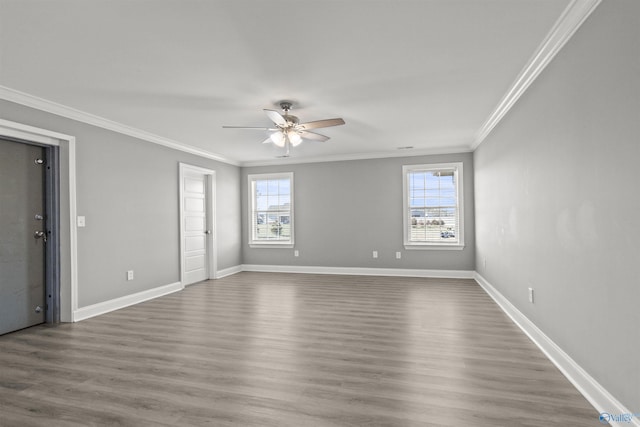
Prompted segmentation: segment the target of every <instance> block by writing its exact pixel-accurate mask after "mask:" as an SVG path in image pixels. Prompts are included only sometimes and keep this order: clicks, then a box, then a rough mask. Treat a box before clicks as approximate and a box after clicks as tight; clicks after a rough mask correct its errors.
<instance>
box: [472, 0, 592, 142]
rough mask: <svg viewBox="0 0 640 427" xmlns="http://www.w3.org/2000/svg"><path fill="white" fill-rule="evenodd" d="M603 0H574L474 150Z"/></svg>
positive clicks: (493, 115) (479, 136)
mask: <svg viewBox="0 0 640 427" xmlns="http://www.w3.org/2000/svg"><path fill="white" fill-rule="evenodd" d="M601 1H602V0H572V1H571V3H569V5H568V6H567V7H566V9H565V10H564V12H562V15H560V18H558V20H557V21H556V23H555V24H554V26H553V27H552V28H551V31H550V32H549V33H548V34H547V36H546V37H545V38H544V40H543V41H542V43H541V44H540V46H538V49H537V50H536V51H535V53H534V54H533V56H532V57H531V58H530V59H529V62H527V65H525V67H524V68H523V70H522V71H521V72H520V74H519V75H518V77H517V79H516V81H515V82H514V83H513V84H512V85H511V88H510V89H509V91H508V92H507V93H506V95H505V96H504V97H503V98H502V100H501V101H500V103H499V104H498V106H497V107H496V109H495V110H494V111H493V113H491V115H490V116H489V118H488V119H487V121H486V122H485V123H484V124H483V125H482V127H481V128H480V129H479V130H478V132H477V133H476V136H475V138H474V141H473V144H472V145H471V150H475V149H476V148H478V146H479V145H480V144H482V142H483V141H484V140H485V138H486V137H487V136H488V135H489V134H490V133H491V131H492V130H493V128H495V127H496V125H497V124H498V123H500V121H501V120H502V118H503V117H504V116H505V115H506V114H507V112H509V110H510V109H511V107H513V105H514V104H515V103H516V102H517V101H518V99H520V97H521V96H522V94H523V93H524V92H525V91H526V90H527V88H528V87H529V86H530V85H531V83H533V82H534V80H535V79H536V78H537V77H538V76H539V75H540V73H542V71H543V70H544V69H545V68H546V67H547V65H548V64H549V63H550V62H551V60H553V58H554V57H555V56H556V54H557V53H558V52H559V51H560V49H562V47H563V46H564V45H565V44H566V43H567V42H568V41H569V39H571V37H572V36H573V34H574V33H575V32H576V31H577V30H578V28H580V26H581V25H582V24H583V23H584V21H585V20H586V19H587V18H588V17H589V15H591V13H592V12H593V11H594V10H595V8H596V7H597V6H598V5H599V4H600V2H601Z"/></svg>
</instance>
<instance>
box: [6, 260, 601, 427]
mask: <svg viewBox="0 0 640 427" xmlns="http://www.w3.org/2000/svg"><path fill="white" fill-rule="evenodd" d="M0 425H1V426H3V427H4V426H21V427H22V426H54V427H57V426H103V425H117V426H136V427H140V426H229V425H233V426H296V427H298V426H432V425H433V426H599V425H602V424H600V423H599V421H598V414H597V412H596V410H595V409H594V408H593V407H591V406H590V405H589V403H588V402H587V401H586V400H585V399H584V398H583V397H582V396H581V395H580V394H579V393H578V391H577V390H576V389H575V388H574V387H573V386H572V385H571V384H570V383H569V382H568V381H567V380H566V379H565V378H564V377H563V376H562V374H561V373H560V372H559V371H558V370H557V369H556V368H555V367H554V366H553V365H552V364H551V363H550V362H549V361H548V360H547V359H546V358H545V356H544V355H543V354H542V353H541V352H540V351H539V350H538V349H537V347H535V345H534V344H533V343H531V342H530V341H529V339H528V338H527V337H526V336H525V335H524V334H523V333H522V332H521V331H520V330H519V329H518V328H517V327H516V326H515V325H514V324H513V323H512V322H511V321H510V320H509V319H508V318H507V317H506V316H505V315H504V314H503V313H502V311H500V309H499V308H498V307H497V306H496V305H495V304H494V303H493V301H492V300H491V299H490V298H489V297H488V296H487V295H486V294H485V293H484V292H483V291H482V289H481V288H480V287H479V286H478V285H477V284H476V283H475V282H474V281H472V280H453V279H418V278H388V277H364V276H332V275H304V274H274V273H272V274H263V273H248V272H246V273H239V274H236V275H233V276H230V277H227V278H224V279H220V280H217V281H209V282H203V283H200V284H197V285H193V286H190V287H188V288H187V289H185V290H184V291H182V292H178V293H175V294H171V295H168V296H166V297H162V298H158V299H155V300H153V301H149V302H146V303H143V304H139V305H136V306H134V307H129V308H126V309H123V310H119V311H116V312H113V313H109V314H106V315H102V316H99V317H95V318H92V319H88V320H85V321H83V322H79V323H76V324H62V325H59V326H56V327H47V326H39V327H35V328H31V329H27V330H23V331H19V332H16V333H13V334H8V335H4V336H1V337H0Z"/></svg>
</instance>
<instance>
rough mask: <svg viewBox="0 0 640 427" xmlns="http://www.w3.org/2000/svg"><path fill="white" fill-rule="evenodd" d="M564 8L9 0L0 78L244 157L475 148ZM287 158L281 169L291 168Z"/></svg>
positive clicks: (491, 1)
mask: <svg viewBox="0 0 640 427" xmlns="http://www.w3.org/2000/svg"><path fill="white" fill-rule="evenodd" d="M568 3H569V0H415V1H412V0H349V1H337V0H263V1H259V0H252V1H250V0H234V1H230V0H208V1H207V0H138V1H134V0H94V1H86V0H39V1H36V0H0V49H1V50H0V54H1V55H2V56H1V58H0V59H1V62H0V67H1V68H0V85H2V86H5V87H7V88H11V89H14V90H17V91H21V92H24V93H27V94H30V95H34V96H37V97H40V98H44V99H46V100H49V101H52V102H55V103H59V104H62V105H64V106H68V107H71V108H74V109H77V110H80V111H83V112H86V113H90V114H93V115H96V116H99V117H102V118H105V119H109V120H112V121H115V122H118V123H121V124H123V125H126V126H130V127H133V128H136V129H139V130H142V131H145V132H149V133H151V134H155V135H158V136H160V137H163V138H166V139H169V140H172V141H175V142H177V143H180V144H183V145H186V146H191V147H195V148H197V149H199V150H202V151H206V152H208V153H211V154H214V155H218V156H221V157H223V158H225V159H229V160H231V161H233V162H235V163H239V164H258V163H261V162H263V163H264V162H269V161H274V159H275V158H276V157H277V156H279V155H282V154H283V149H278V148H277V147H274V146H273V145H272V144H266V145H263V144H261V142H262V141H263V140H264V139H265V137H266V136H267V134H266V133H265V132H264V131H256V130H235V129H222V126H223V125H242V126H269V125H270V121H269V120H268V119H267V117H266V116H265V115H264V113H263V112H262V109H264V108H271V109H278V107H277V101H279V100H282V99H287V100H293V101H294V111H292V113H293V114H295V115H297V116H298V117H300V119H301V121H311V120H319V119H326V118H333V117H342V118H344V120H345V121H346V125H344V126H339V127H333V128H327V129H321V130H319V131H320V133H323V134H325V135H327V136H330V137H331V139H330V140H329V141H328V142H325V143H318V142H305V143H303V144H302V145H301V146H299V147H296V148H295V149H294V150H293V151H292V160H294V159H295V160H296V161H301V160H313V159H320V158H324V159H328V158H336V159H338V158H359V157H361V158H365V157H371V156H384V155H389V156H395V155H398V153H399V152H400V151H399V150H398V147H406V146H412V147H414V148H413V149H412V150H402V151H401V152H402V154H403V155H412V154H422V153H438V152H453V151H465V150H466V151H468V150H470V148H471V147H472V145H473V143H474V136H475V135H476V134H477V132H478V131H479V129H480V128H481V127H482V125H483V123H484V122H485V121H486V120H487V119H488V118H489V116H490V115H491V114H492V112H493V111H494V109H495V108H496V106H497V105H498V103H499V102H500V100H501V99H502V97H503V96H504V95H505V93H506V92H507V90H508V89H509V88H510V87H511V85H512V84H513V82H514V81H515V79H516V77H517V76H518V74H519V72H520V71H521V70H522V69H523V67H524V66H525V65H526V64H527V62H528V61H529V59H530V58H531V56H532V54H533V53H534V52H535V51H536V48H538V46H539V45H540V44H541V42H542V41H543V39H544V38H545V36H546V35H547V33H548V32H549V31H550V30H551V28H552V27H553V25H554V23H555V22H556V21H557V20H558V18H559V17H560V15H561V14H562V12H563V10H564V9H565V8H566V7H567V5H568ZM280 161H282V160H280Z"/></svg>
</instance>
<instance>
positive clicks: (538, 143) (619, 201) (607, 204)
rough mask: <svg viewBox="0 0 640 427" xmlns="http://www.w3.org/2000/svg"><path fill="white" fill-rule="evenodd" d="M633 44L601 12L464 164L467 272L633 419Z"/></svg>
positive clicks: (638, 282) (629, 27) (630, 7)
mask: <svg viewBox="0 0 640 427" xmlns="http://www.w3.org/2000/svg"><path fill="white" fill-rule="evenodd" d="M639 42H640V2H638V1H636V0H616V1H603V2H602V3H601V4H600V6H599V7H598V8H597V9H596V10H595V12H594V13H593V15H592V16H591V17H590V18H589V19H588V21H586V23H585V24H584V25H583V26H582V28H581V29H580V30H579V31H578V32H577V33H576V34H575V36H574V37H573V38H572V39H571V40H570V41H569V43H568V44H567V45H566V46H565V47H564V49H563V50H562V51H561V52H560V53H559V54H558V56H557V57H556V58H555V59H554V61H553V62H552V63H551V64H550V66H549V67H548V68H547V69H546V70H545V71H544V72H543V73H542V75H541V76H540V78H539V79H538V80H537V81H536V82H535V83H534V84H533V86H532V87H531V88H530V89H529V90H528V92H527V93H525V95H524V97H523V98H522V99H521V100H519V101H518V103H517V104H516V105H515V107H514V109H513V110H512V111H511V112H510V113H509V114H508V115H507V116H506V118H505V119H504V120H503V121H502V123H500V125H499V126H498V127H497V128H496V129H495V130H494V132H493V133H492V134H491V135H489V137H488V139H487V140H486V141H485V142H484V143H483V144H482V145H481V146H480V147H479V148H478V149H477V150H476V152H475V155H474V166H475V171H476V175H475V198H476V241H477V250H476V256H477V263H476V265H477V271H478V272H479V273H480V274H482V275H483V277H485V278H486V279H487V280H488V281H489V282H490V283H491V284H492V285H493V286H494V287H496V288H497V289H498V290H499V291H500V292H501V293H502V294H503V295H505V296H506V297H507V298H508V299H509V300H510V301H511V302H512V303H513V304H514V305H515V306H516V307H517V308H518V309H519V310H520V311H522V312H523V313H524V314H525V315H526V316H527V317H528V318H529V319H531V320H532V321H533V322H534V323H535V324H536V325H537V326H538V327H539V328H540V329H541V330H542V331H543V332H544V333H545V334H546V335H547V336H549V337H550V338H551V339H552V340H553V341H554V342H555V343H557V344H558V345H559V346H560V347H561V348H562V349H563V350H564V351H565V352H567V353H568V354H569V356H571V357H572V358H573V359H574V360H575V361H576V362H577V363H578V364H579V365H580V366H582V367H583V368H584V369H586V371H587V372H588V373H589V374H590V375H592V376H593V377H594V378H595V379H596V380H597V381H598V382H600V383H601V384H602V385H603V386H604V387H605V388H606V389H607V390H608V391H609V392H611V393H612V394H613V395H614V396H616V397H617V398H618V399H619V400H620V401H621V402H622V403H623V404H624V405H625V406H626V407H627V408H628V409H629V410H631V411H635V412H637V411H638V410H639V408H640V362H639V361H640V339H639V338H640V332H639V328H640V314H639V313H640V308H639V303H640V273H638V266H639V265H640V243H639V242H640V220H639V217H638V213H639V212H640V196H639V195H638V194H639V192H638V183H640V168H639V167H638V161H639V159H640V143H639V141H638V135H640V55H639V53H638V52H639V51H638V43H639ZM485 260H486V268H485V267H484V262H485ZM528 287H533V288H534V289H535V304H530V303H529V302H528V301H527V288H528Z"/></svg>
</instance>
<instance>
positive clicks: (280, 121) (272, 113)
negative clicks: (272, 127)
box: [264, 110, 287, 126]
mask: <svg viewBox="0 0 640 427" xmlns="http://www.w3.org/2000/svg"><path fill="white" fill-rule="evenodd" d="M264 112H265V114H266V115H267V117H269V119H270V120H271V121H272V122H273V123H275V124H276V125H278V126H286V125H287V121H286V120H285V118H284V117H282V114H280V113H278V112H277V111H276V110H264Z"/></svg>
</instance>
